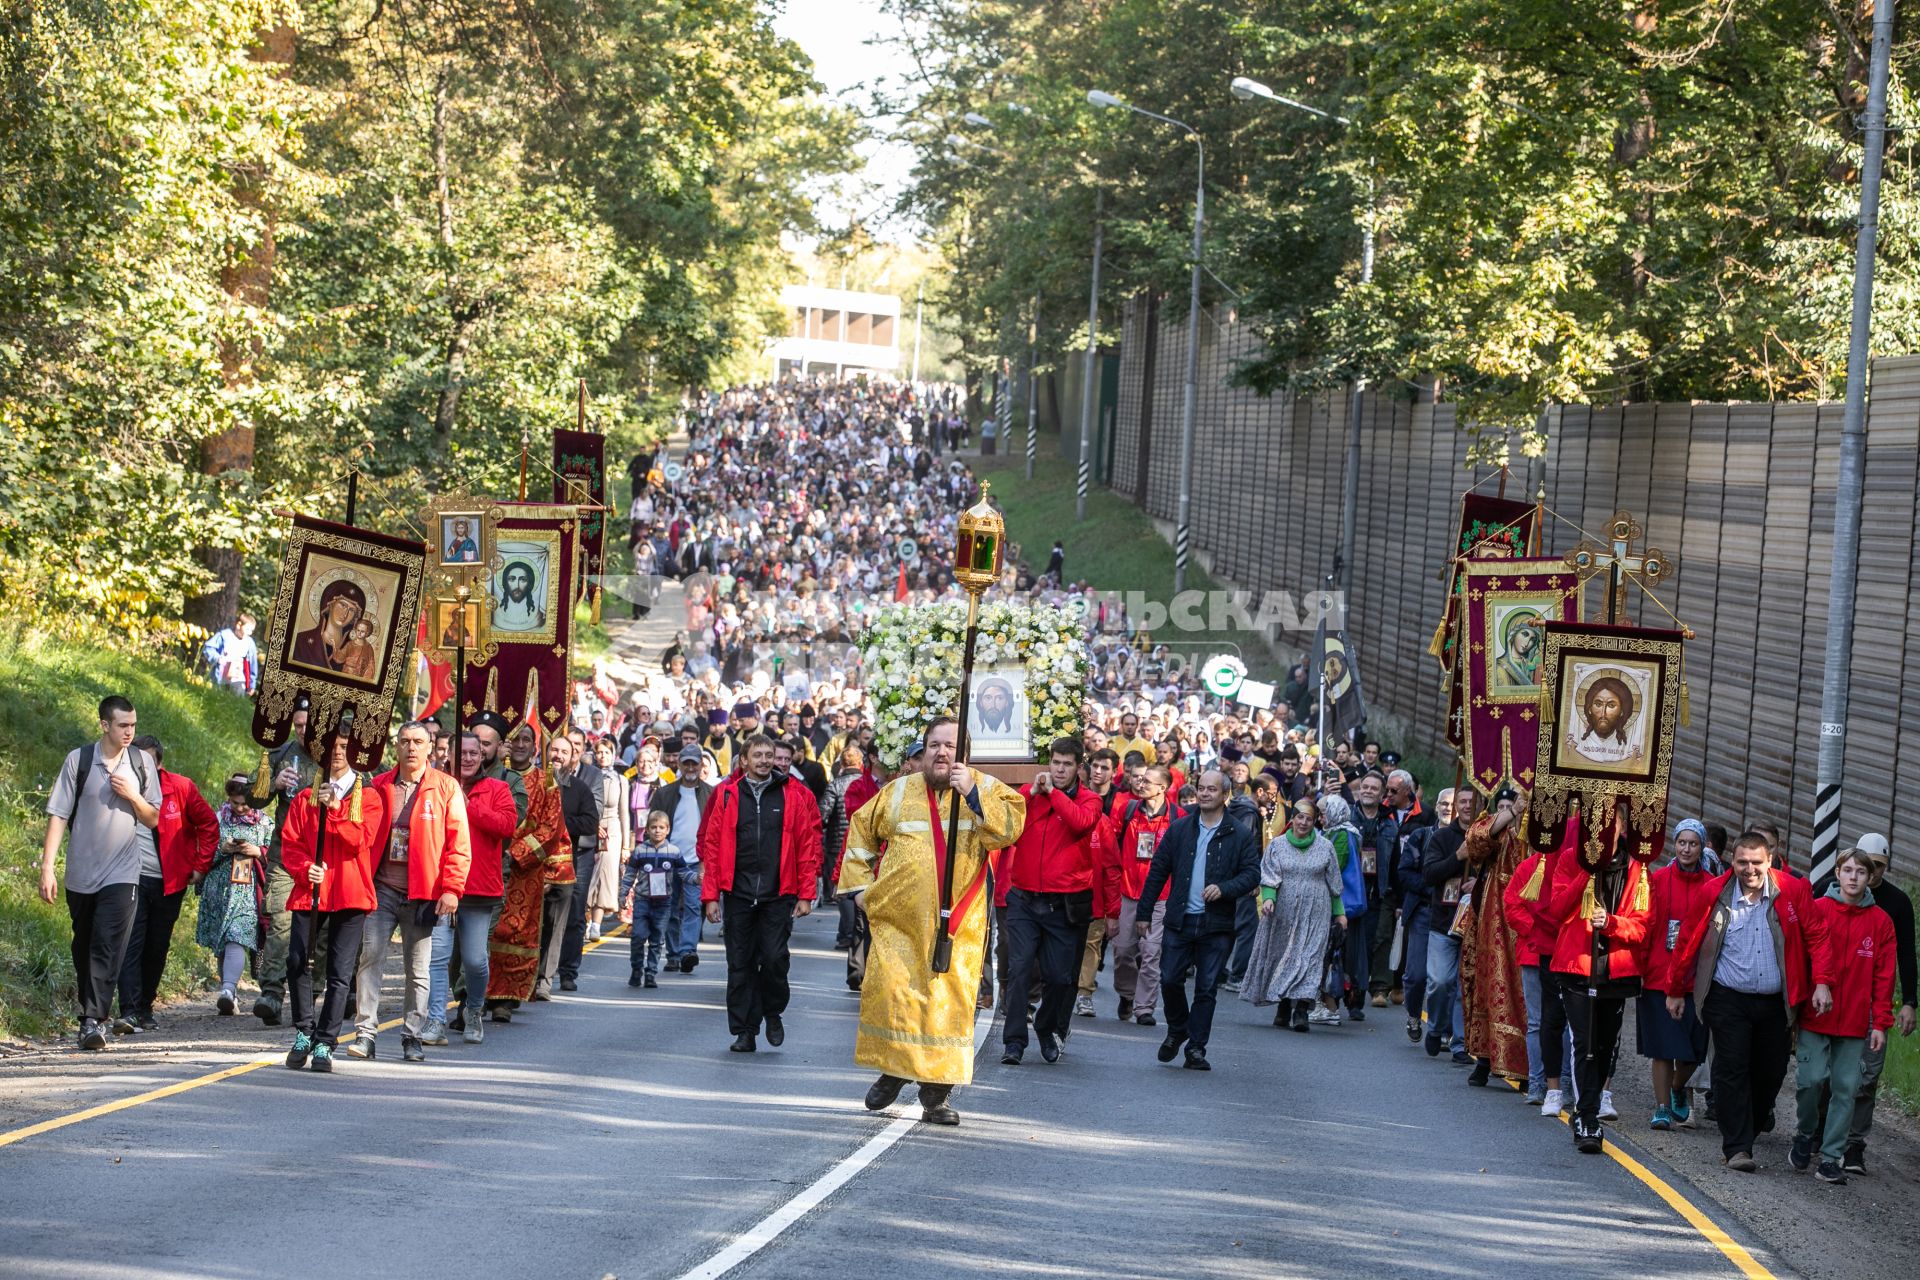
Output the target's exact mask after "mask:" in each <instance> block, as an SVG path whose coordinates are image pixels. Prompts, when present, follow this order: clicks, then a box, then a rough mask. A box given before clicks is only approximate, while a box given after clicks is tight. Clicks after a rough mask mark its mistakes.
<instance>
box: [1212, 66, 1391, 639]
mask: <svg viewBox="0 0 1920 1280" xmlns="http://www.w3.org/2000/svg"><path fill="white" fill-rule="evenodd" d="M1228 88H1230V89H1231V90H1232V91H1233V96H1234V97H1236V98H1239V99H1240V100H1242V101H1243V102H1245V101H1251V100H1253V99H1255V98H1262V99H1265V100H1266V101H1268V102H1277V103H1279V104H1280V105H1281V106H1283V107H1292V108H1293V109H1294V110H1296V111H1304V112H1306V113H1307V114H1308V115H1311V116H1319V117H1320V118H1321V119H1322V120H1331V121H1333V122H1334V123H1335V124H1338V125H1352V124H1353V121H1351V120H1349V119H1348V118H1347V117H1345V116H1339V115H1335V114H1334V113H1333V112H1331V111H1322V110H1321V109H1320V108H1318V107H1310V106H1308V105H1307V104H1306V103H1304V102H1296V101H1295V100H1294V99H1292V98H1289V97H1286V96H1285V95H1283V94H1278V93H1275V92H1274V91H1273V90H1272V89H1269V88H1268V87H1267V86H1266V85H1264V84H1261V83H1260V82H1259V81H1258V80H1252V79H1249V78H1247V77H1246V76H1235V77H1234V78H1233V83H1232V84H1231V85H1229V86H1228ZM1368 187H1369V191H1371V187H1372V184H1371V183H1369V184H1368ZM1360 283H1361V284H1372V283H1373V224H1372V223H1371V222H1370V221H1363V222H1362V223H1361V224H1360ZM1366 389H1367V380H1366V379H1365V378H1361V377H1356V378H1355V379H1354V380H1353V389H1352V391H1351V392H1350V393H1349V395H1348V397H1347V458H1346V476H1345V480H1344V482H1343V483H1342V485H1341V503H1340V507H1341V510H1340V553H1339V562H1338V563H1337V564H1336V565H1335V569H1336V577H1337V579H1338V584H1339V588H1340V595H1341V599H1342V602H1343V604H1342V607H1344V602H1345V601H1346V600H1347V599H1349V598H1351V597H1352V595H1353V561H1354V541H1355V528H1354V521H1355V518H1356V514H1357V512H1358V511H1359V508H1360V400H1361V397H1362V396H1363V395H1364V394H1365V393H1366Z"/></svg>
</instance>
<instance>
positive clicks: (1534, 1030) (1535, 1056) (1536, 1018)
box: [1520, 964, 1560, 1095]
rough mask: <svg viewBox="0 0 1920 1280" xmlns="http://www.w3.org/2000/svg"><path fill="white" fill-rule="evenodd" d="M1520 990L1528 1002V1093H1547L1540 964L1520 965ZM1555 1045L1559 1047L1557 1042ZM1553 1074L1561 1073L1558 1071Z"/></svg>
mask: <svg viewBox="0 0 1920 1280" xmlns="http://www.w3.org/2000/svg"><path fill="white" fill-rule="evenodd" d="M1520 991H1521V994H1522V996H1523V997H1524V998H1525V1000H1526V1002H1527V1093H1528V1094H1529V1095H1531V1094H1536V1093H1545V1092H1546V1088H1547V1064H1546V1062H1545V1061H1544V1060H1543V1059H1542V1058H1541V1057H1540V966H1539V965H1537V964H1528V965H1522V966H1520ZM1555 1047H1556V1048H1557V1047H1558V1044H1557V1043H1556V1045H1555ZM1553 1074H1555V1075H1559V1074H1560V1073H1559V1072H1558V1071H1556V1072H1554V1073H1553Z"/></svg>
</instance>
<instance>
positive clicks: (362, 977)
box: [288, 884, 434, 1040]
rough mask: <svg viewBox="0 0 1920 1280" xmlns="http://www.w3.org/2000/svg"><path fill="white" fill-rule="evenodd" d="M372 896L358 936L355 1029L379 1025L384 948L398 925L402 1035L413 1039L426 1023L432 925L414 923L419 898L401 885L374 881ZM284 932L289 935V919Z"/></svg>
mask: <svg viewBox="0 0 1920 1280" xmlns="http://www.w3.org/2000/svg"><path fill="white" fill-rule="evenodd" d="M374 898H375V900H376V901H377V902H378V903H379V905H378V906H376V907H375V908H374V909H373V910H372V911H370V912H369V913H368V914H367V921H366V930H367V931H366V934H365V936H364V937H362V938H361V940H360V971H359V975H358V977H357V978H356V980H355V987H356V990H357V992H358V995H357V996H356V998H355V1000H354V1005H355V1008H356V1009H357V1010H358V1012H359V1015H360V1020H359V1022H358V1023H357V1024H355V1029H356V1030H357V1031H358V1032H359V1033H360V1034H361V1035H363V1036H368V1037H371V1036H373V1035H374V1034H375V1032H376V1031H377V1029H378V1028H379V1026H380V975H381V973H382V971H383V970H385V969H386V967H387V948H388V947H389V946H391V945H392V944H393V930H394V926H395V925H398V926H399V927H400V946H401V948H402V951H401V955H402V956H403V957H404V959H405V961H406V988H405V991H406V994H405V996H404V997H403V1000H402V1005H401V1007H402V1008H404V1009H405V1010H406V1021H405V1025H404V1026H403V1027H402V1029H401V1036H402V1037H403V1038H405V1039H408V1040H418V1039H419V1038H420V1030H421V1028H422V1027H425V1026H426V1025H427V998H428V995H429V992H430V988H429V985H428V974H429V972H430V971H431V969H432V967H433V930H434V926H433V925H431V924H424V925H423V924H421V923H419V918H420V913H419V908H420V907H421V906H422V905H424V904H423V903H421V902H415V901H413V900H411V899H409V898H408V897H407V892H406V890H404V889H396V888H394V887H393V886H392V885H385V884H377V885H375V886H374ZM288 933H289V936H291V933H292V922H291V921H289V922H288Z"/></svg>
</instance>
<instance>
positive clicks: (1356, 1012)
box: [1347, 1008, 1367, 1022]
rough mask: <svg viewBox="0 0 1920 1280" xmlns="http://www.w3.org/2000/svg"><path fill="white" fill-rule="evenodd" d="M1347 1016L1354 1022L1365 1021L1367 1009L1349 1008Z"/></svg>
mask: <svg viewBox="0 0 1920 1280" xmlns="http://www.w3.org/2000/svg"><path fill="white" fill-rule="evenodd" d="M1347 1018H1348V1020H1349V1021H1352V1022H1365V1021H1366V1020H1367V1011H1366V1010H1365V1009H1358V1008H1355V1009H1349V1010H1347Z"/></svg>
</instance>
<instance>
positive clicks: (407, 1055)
mask: <svg viewBox="0 0 1920 1280" xmlns="http://www.w3.org/2000/svg"><path fill="white" fill-rule="evenodd" d="M400 1057H401V1059H402V1060H404V1061H406V1062H425V1061H426V1060H427V1051H426V1049H425V1047H424V1046H422V1045H421V1043H420V1042H419V1041H418V1040H414V1039H410V1038H405V1037H403V1038H402V1039H401V1041H400Z"/></svg>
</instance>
